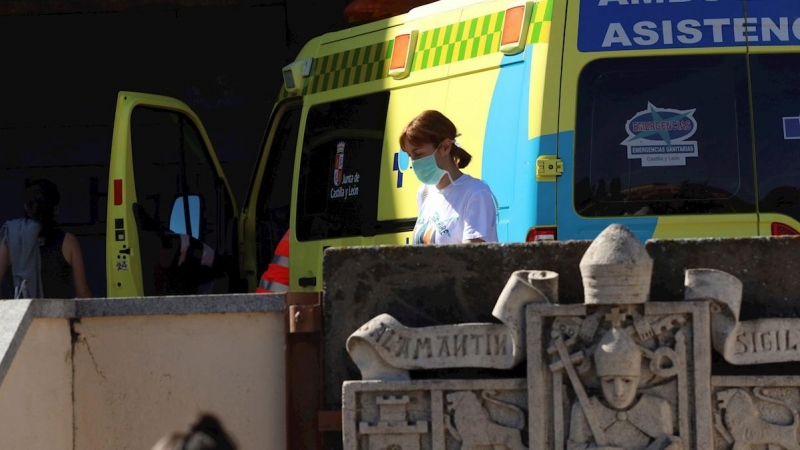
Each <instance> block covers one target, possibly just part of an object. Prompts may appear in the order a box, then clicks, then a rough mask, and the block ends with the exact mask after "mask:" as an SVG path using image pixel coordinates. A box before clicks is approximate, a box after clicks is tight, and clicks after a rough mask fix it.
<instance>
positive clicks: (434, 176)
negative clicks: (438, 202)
mask: <svg viewBox="0 0 800 450" xmlns="http://www.w3.org/2000/svg"><path fill="white" fill-rule="evenodd" d="M437 151H439V148H438V147H437V148H436V150H434V151H433V153H431V154H430V155H428V156H425V157H422V158H420V159H417V160H415V161H414V162H413V165H412V167H413V169H414V175H416V176H417V178H418V179H419V181H421V182H422V183H424V184H428V185H431V186H435V185H437V184H439V181H441V180H442V177H443V176H445V174H447V175H449V174H448V173H447V171H446V170H443V169H441V168H440V167H439V165H438V164H436V152H437Z"/></svg>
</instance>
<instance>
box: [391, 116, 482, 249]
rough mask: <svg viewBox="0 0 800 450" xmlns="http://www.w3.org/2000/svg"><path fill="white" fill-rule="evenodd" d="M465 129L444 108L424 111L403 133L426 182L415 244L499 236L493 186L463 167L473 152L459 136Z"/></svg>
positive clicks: (405, 145) (419, 204)
mask: <svg viewBox="0 0 800 450" xmlns="http://www.w3.org/2000/svg"><path fill="white" fill-rule="evenodd" d="M459 135H460V133H458V132H457V131H456V126H455V125H454V124H453V122H451V121H450V119H448V118H447V117H445V116H444V114H442V113H440V112H439V111H433V110H428V111H423V112H422V114H420V115H419V116H417V117H416V118H414V120H412V121H411V122H410V123H409V124H408V125H406V127H405V129H404V130H403V132H402V133H401V134H400V148H402V149H403V151H404V152H406V153H407V154H408V156H409V157H410V158H411V161H412V162H411V166H412V168H413V169H414V174H415V175H416V176H417V178H419V180H420V181H421V182H422V186H421V187H420V190H419V192H417V207H418V209H419V217H418V218H417V223H416V225H415V226H414V243H415V244H460V243H468V242H497V221H496V217H497V215H496V214H497V209H496V207H495V202H494V196H493V195H492V191H491V190H490V189H489V186H488V185H487V184H486V183H484V182H483V181H481V180H478V179H476V178H473V177H471V176H469V175H467V174H465V173H463V172H461V170H460V169H463V168H464V167H467V165H468V164H469V162H470V160H471V159H472V156H471V155H470V154H469V153H467V151H466V150H464V149H463V148H462V147H461V145H460V144H459V143H458V142H457V141H456V137H457V136H459Z"/></svg>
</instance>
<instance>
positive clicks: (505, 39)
mask: <svg viewBox="0 0 800 450" xmlns="http://www.w3.org/2000/svg"><path fill="white" fill-rule="evenodd" d="M524 17H525V6H524V5H522V6H515V7H513V8H511V9H508V10H507V11H506V17H505V20H503V34H502V37H501V38H500V45H507V44H517V43H519V38H520V36H519V32H520V30H521V29H522V19H523V18H524Z"/></svg>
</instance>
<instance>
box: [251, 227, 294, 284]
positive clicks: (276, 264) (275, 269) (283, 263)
mask: <svg viewBox="0 0 800 450" xmlns="http://www.w3.org/2000/svg"><path fill="white" fill-rule="evenodd" d="M288 291H289V230H286V233H284V235H283V237H282V238H281V241H280V242H278V247H277V248H276V249H275V253H274V255H273V256H272V262H270V263H269V266H267V270H265V271H264V273H263V274H261V280H260V281H259V282H258V287H256V292H258V293H262V294H269V293H282V292H288Z"/></svg>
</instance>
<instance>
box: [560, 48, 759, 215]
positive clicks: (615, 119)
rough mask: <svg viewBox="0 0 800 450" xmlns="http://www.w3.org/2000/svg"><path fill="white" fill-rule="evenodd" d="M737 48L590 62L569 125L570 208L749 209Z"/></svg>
mask: <svg viewBox="0 0 800 450" xmlns="http://www.w3.org/2000/svg"><path fill="white" fill-rule="evenodd" d="M744 58H745V57H744V55H725V56H702V57H685V56H682V57H659V58H624V59H613V60H600V61H596V62H594V63H591V64H589V65H588V66H587V67H586V68H585V69H584V71H583V72H582V74H581V77H580V82H579V94H578V111H577V121H576V126H575V178H574V183H575V194H574V201H575V209H576V210H577V211H578V214H580V215H582V216H589V217H607V216H631V215H634V216H639V215H672V214H720V213H745V212H754V211H755V189H754V181H753V166H752V151H751V147H750V143H751V139H750V127H749V102H748V93H747V74H746V69H745V67H746V64H745V59H744Z"/></svg>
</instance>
